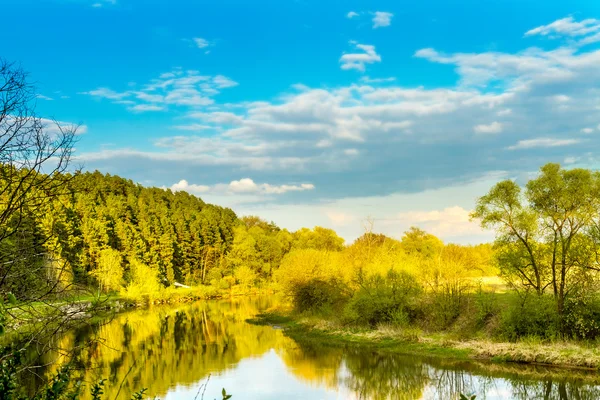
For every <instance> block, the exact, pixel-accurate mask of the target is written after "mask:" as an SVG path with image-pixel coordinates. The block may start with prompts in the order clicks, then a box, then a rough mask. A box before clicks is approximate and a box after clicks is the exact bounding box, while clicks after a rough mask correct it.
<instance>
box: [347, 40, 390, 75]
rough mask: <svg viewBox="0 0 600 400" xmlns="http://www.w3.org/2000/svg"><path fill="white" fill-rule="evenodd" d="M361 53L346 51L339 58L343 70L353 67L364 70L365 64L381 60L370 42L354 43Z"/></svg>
mask: <svg viewBox="0 0 600 400" xmlns="http://www.w3.org/2000/svg"><path fill="white" fill-rule="evenodd" d="M354 47H355V48H356V49H357V50H362V53H347V54H343V55H342V57H341V58H340V63H341V64H342V65H341V68H342V69H344V70H348V69H355V70H357V71H361V72H364V71H365V64H373V63H376V62H381V56H380V55H379V54H377V52H376V51H375V46H373V45H370V44H354Z"/></svg>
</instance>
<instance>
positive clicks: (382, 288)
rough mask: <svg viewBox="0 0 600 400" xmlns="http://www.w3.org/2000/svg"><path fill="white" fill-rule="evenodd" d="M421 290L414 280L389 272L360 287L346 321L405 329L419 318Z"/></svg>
mask: <svg viewBox="0 0 600 400" xmlns="http://www.w3.org/2000/svg"><path fill="white" fill-rule="evenodd" d="M420 294H421V287H420V286H419V284H418V283H417V282H416V280H415V279H414V277H412V276H411V275H409V274H406V273H398V272H395V271H393V270H390V271H389V272H388V274H387V276H385V277H382V276H375V277H372V278H370V279H368V280H367V281H366V282H364V283H363V285H361V288H360V289H359V290H358V291H357V292H356V293H354V295H353V296H352V298H351V299H350V301H349V302H348V304H347V305H346V307H345V309H344V319H345V320H346V321H347V322H351V323H357V324H363V325H369V326H372V327H375V326H376V325H378V324H380V323H392V324H395V325H399V326H406V325H408V324H409V323H411V322H412V321H413V320H414V319H415V316H416V313H417V309H416V307H415V304H416V301H417V298H418V296H419V295H420Z"/></svg>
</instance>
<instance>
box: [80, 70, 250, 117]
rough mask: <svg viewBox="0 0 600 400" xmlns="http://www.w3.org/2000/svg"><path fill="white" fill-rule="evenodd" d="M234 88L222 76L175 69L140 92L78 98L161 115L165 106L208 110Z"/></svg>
mask: <svg viewBox="0 0 600 400" xmlns="http://www.w3.org/2000/svg"><path fill="white" fill-rule="evenodd" d="M237 85H238V83H237V82H235V81H234V80H232V79H230V78H228V77H226V76H224V75H216V76H214V77H213V76H207V75H200V73H199V72H198V71H192V70H188V71H184V70H182V69H174V70H173V71H171V72H166V73H163V74H160V76H159V77H158V78H157V79H152V80H151V81H150V82H149V83H147V84H145V85H143V86H142V88H141V90H127V91H124V92H116V91H114V90H112V89H109V88H106V87H100V88H98V89H94V90H90V91H87V92H81V93H80V94H86V95H89V96H93V97H97V98H102V99H108V100H112V102H113V103H115V104H122V105H126V106H128V110H130V111H160V110H165V109H166V108H167V106H168V105H174V106H181V107H193V108H196V107H202V106H209V105H211V104H213V103H214V100H213V97H214V96H215V95H217V94H219V93H220V91H221V89H226V88H231V87H234V86H237Z"/></svg>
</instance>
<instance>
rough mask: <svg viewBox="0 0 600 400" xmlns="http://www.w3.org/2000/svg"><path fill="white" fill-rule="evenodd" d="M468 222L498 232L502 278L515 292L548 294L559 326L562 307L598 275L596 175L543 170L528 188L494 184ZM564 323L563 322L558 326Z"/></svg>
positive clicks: (599, 180)
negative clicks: (552, 298) (557, 317)
mask: <svg viewBox="0 0 600 400" xmlns="http://www.w3.org/2000/svg"><path fill="white" fill-rule="evenodd" d="M472 217H474V218H478V219H480V220H481V225H482V226H483V227H484V228H494V229H496V232H497V237H496V243H495V245H496V247H497V249H498V251H497V257H498V262H499V265H500V269H501V272H502V273H503V275H504V276H505V277H506V278H507V280H508V281H509V282H510V283H511V284H512V285H513V286H515V287H517V288H519V287H520V288H526V289H531V290H533V291H535V293H537V294H538V295H542V294H544V293H545V292H546V291H547V290H551V291H552V293H553V295H554V299H555V301H556V309H557V312H558V315H559V319H560V321H563V319H564V310H565V302H566V300H567V299H568V298H569V296H571V295H573V294H574V293H575V292H576V291H577V290H585V288H587V287H589V285H590V284H592V283H593V282H594V281H595V280H596V279H597V272H598V271H600V258H599V257H598V254H599V250H600V241H599V240H598V238H599V237H600V236H599V235H598V233H599V232H600V230H599V227H600V174H599V173H598V172H592V171H590V170H586V169H572V170H564V169H561V167H560V165H558V164H546V165H544V166H543V167H542V168H541V170H540V175H539V176H538V177H537V178H535V179H532V180H530V181H529V182H528V183H527V186H526V189H525V192H524V193H522V190H521V188H520V187H519V186H518V185H517V184H516V183H515V182H513V181H510V180H505V181H502V182H500V183H498V184H496V185H495V186H494V187H493V188H492V189H491V190H490V192H489V193H488V194H487V195H485V196H483V197H481V198H480V199H479V200H478V202H477V207H476V209H475V211H474V212H473V214H472ZM561 323H562V322H561Z"/></svg>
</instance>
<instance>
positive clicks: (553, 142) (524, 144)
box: [508, 138, 581, 150]
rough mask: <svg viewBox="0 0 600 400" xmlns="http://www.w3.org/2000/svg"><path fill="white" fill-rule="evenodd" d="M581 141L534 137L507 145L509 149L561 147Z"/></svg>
mask: <svg viewBox="0 0 600 400" xmlns="http://www.w3.org/2000/svg"><path fill="white" fill-rule="evenodd" d="M579 142H581V140H579V139H551V138H536V139H527V140H519V141H518V142H517V144H516V145H514V146H510V147H508V149H509V150H521V149H533V148H544V147H561V146H570V145H573V144H577V143H579Z"/></svg>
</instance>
